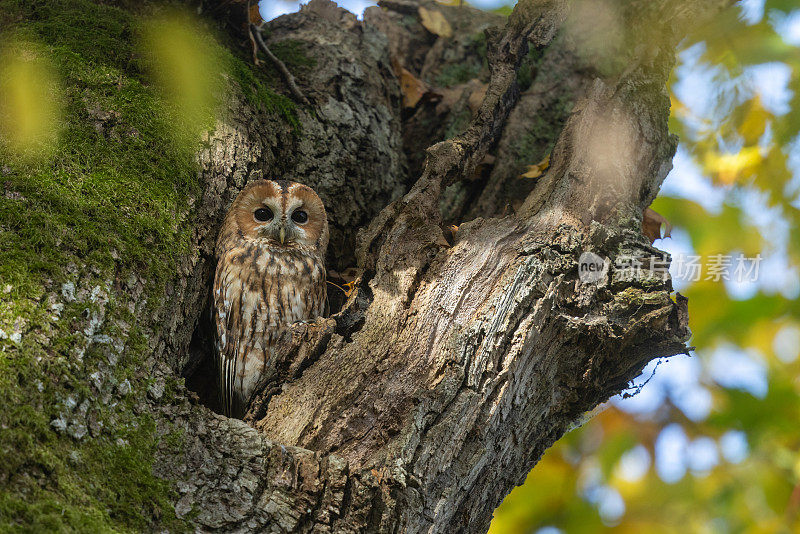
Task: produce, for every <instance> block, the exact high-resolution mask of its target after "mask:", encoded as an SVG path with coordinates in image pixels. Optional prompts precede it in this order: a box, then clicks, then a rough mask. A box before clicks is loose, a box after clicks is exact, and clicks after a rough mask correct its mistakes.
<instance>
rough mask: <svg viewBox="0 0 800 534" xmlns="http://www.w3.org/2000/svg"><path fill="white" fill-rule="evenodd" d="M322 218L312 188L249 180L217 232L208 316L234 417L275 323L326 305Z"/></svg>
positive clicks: (264, 361)
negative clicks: (211, 315)
mask: <svg viewBox="0 0 800 534" xmlns="http://www.w3.org/2000/svg"><path fill="white" fill-rule="evenodd" d="M327 246H328V219H327V216H326V214H325V206H324V205H323V204H322V200H320V198H319V197H318V196H317V194H316V193H315V192H314V190H313V189H311V188H310V187H308V186H305V185H302V184H298V183H294V182H285V181H280V182H273V181H268V180H259V181H256V182H252V183H250V184H248V185H247V186H246V187H245V188H244V189H243V190H242V192H241V193H239V196H237V197H236V200H235V201H234V202H233V205H232V206H231V208H230V211H229V212H228V214H227V215H226V217H225V222H224V223H223V225H222V230H221V231H220V234H219V237H218V239H217V248H216V254H217V272H216V276H215V278H214V322H215V325H216V334H217V341H216V349H217V363H218V366H219V380H220V392H221V401H222V407H223V411H224V412H225V413H226V414H227V415H229V416H232V417H241V416H242V415H243V414H244V411H245V410H246V409H247V403H248V401H249V399H250V396H251V395H252V394H253V393H254V391H253V389H254V388H255V386H256V383H257V382H258V380H259V378H260V377H261V376H262V374H263V373H265V372H266V371H267V370H268V368H269V366H270V364H271V362H270V358H271V357H272V355H273V354H274V349H275V342H276V340H277V339H278V337H279V336H280V334H281V332H282V330H284V329H285V328H287V327H288V326H289V325H291V324H292V323H296V322H298V321H311V320H313V319H314V318H316V317H319V316H321V315H323V314H324V312H325V303H326V292H325V266H324V256H325V249H326V248H327Z"/></svg>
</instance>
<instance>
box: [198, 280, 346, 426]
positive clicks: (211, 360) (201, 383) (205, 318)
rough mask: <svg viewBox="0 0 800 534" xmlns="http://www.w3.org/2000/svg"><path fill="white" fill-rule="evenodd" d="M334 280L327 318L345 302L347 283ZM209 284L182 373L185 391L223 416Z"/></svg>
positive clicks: (329, 297) (328, 290) (329, 292)
mask: <svg viewBox="0 0 800 534" xmlns="http://www.w3.org/2000/svg"><path fill="white" fill-rule="evenodd" d="M332 274H333V276H331V278H333V280H330V282H331V283H328V284H327V296H328V308H329V313H328V315H327V316H328V317H329V316H331V315H333V314H335V313H337V312H339V311H340V310H341V309H342V306H343V305H344V303H345V301H346V295H345V294H344V291H343V287H342V286H343V285H344V284H346V281H345V280H344V279H342V278H339V277H338V276H339V275H338V273H332ZM210 285H211V282H209V291H208V293H209V296H208V298H207V299H206V305H205V308H204V309H203V313H202V314H201V315H200V319H199V320H198V322H197V326H196V327H195V329H194V332H192V339H191V342H190V343H189V365H188V366H187V367H186V368H185V369H184V371H183V373H182V374H183V377H184V379H185V380H186V388H187V389H189V391H192V392H194V393H195V394H196V395H197V397H198V399H199V401H200V403H201V404H202V405H204V406H205V407H206V408H208V409H210V410H211V411H213V412H215V413H218V414H220V415H224V413H223V410H222V404H221V402H220V390H219V381H218V376H219V373H218V367H217V361H216V349H215V346H214V345H215V343H214V339H215V335H216V334H215V327H214V321H213V313H212V303H213V299H212V298H211V288H210Z"/></svg>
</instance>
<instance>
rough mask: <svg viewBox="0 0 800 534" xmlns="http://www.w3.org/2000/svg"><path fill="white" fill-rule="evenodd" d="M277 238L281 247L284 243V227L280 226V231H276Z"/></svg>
mask: <svg viewBox="0 0 800 534" xmlns="http://www.w3.org/2000/svg"><path fill="white" fill-rule="evenodd" d="M278 237H279V238H280V240H281V245H283V243H284V242H285V241H286V227H285V226H281V229H280V230H278Z"/></svg>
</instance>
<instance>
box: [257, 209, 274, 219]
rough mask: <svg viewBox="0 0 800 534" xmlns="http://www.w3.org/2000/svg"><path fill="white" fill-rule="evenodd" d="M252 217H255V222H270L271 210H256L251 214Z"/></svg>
mask: <svg viewBox="0 0 800 534" xmlns="http://www.w3.org/2000/svg"><path fill="white" fill-rule="evenodd" d="M253 217H255V218H256V220H257V221H261V222H267V221H270V220H272V210H271V209H269V208H258V209H257V210H256V211H254V212H253Z"/></svg>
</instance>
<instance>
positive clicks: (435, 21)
mask: <svg viewBox="0 0 800 534" xmlns="http://www.w3.org/2000/svg"><path fill="white" fill-rule="evenodd" d="M418 13H419V18H420V23H421V24H422V26H423V27H424V28H425V29H426V30H428V31H429V32H431V33H432V34H434V35H438V36H439V37H445V38H447V37H452V36H453V28H452V27H450V23H449V22H447V19H446V18H444V15H442V12H441V11H439V10H436V9H425V8H424V7H422V6H420V7H419V10H418Z"/></svg>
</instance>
